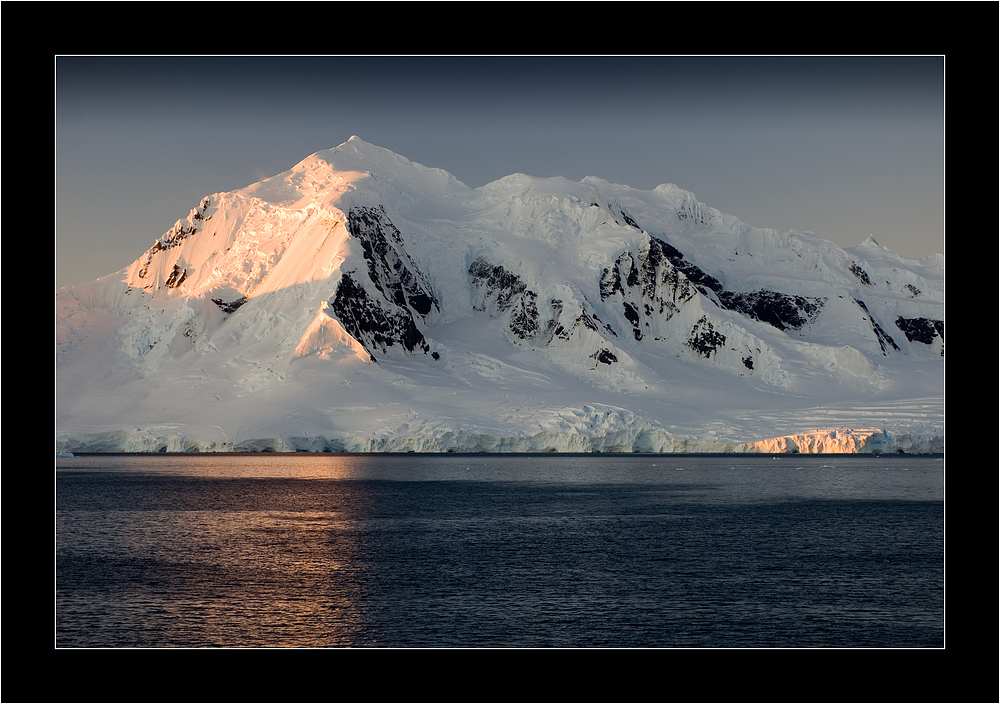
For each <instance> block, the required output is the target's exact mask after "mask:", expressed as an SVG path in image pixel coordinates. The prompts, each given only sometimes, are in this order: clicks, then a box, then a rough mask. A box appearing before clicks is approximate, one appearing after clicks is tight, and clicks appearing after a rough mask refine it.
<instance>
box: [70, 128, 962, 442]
mask: <svg viewBox="0 0 1000 704" xmlns="http://www.w3.org/2000/svg"><path fill="white" fill-rule="evenodd" d="M943 301H944V257H943V256H942V255H936V256H934V257H928V258H925V259H922V260H919V261H918V260H909V259H902V258H900V257H898V256H896V255H895V254H893V253H892V252H890V251H888V250H887V249H885V248H883V247H881V246H879V245H878V244H877V243H876V242H875V241H874V239H872V238H869V239H868V240H867V241H866V242H864V243H862V244H861V245H859V246H857V247H853V248H850V249H847V250H843V249H840V248H838V247H837V246H835V245H833V244H832V243H830V242H828V241H826V240H823V239H821V238H819V237H816V236H815V235H813V234H810V233H797V232H776V231H774V230H765V229H757V228H754V227H750V226H748V225H746V224H744V223H742V222H740V221H739V220H737V219H736V218H734V217H732V216H729V215H725V214H723V213H720V212H719V211H717V210H715V209H713V208H710V207H708V206H706V205H703V204H702V203H699V202H698V201H697V200H696V199H695V197H694V196H693V195H692V194H691V193H688V192H687V191H684V190H681V189H680V188H678V187H676V186H674V185H672V184H665V185H662V186H658V187H657V188H656V189H654V190H652V191H640V190H636V189H633V188H629V187H627V186H621V185H616V184H612V183H608V182H606V181H603V180H601V179H598V178H593V177H588V178H586V179H584V180H583V181H580V182H573V181H568V180H566V179H563V178H546V179H539V178H533V177H530V176H525V175H523V174H514V175H512V176H507V177H505V178H503V179H500V180H499V181H496V182H494V183H491V184H488V185H486V186H483V187H482V188H478V189H470V188H468V187H466V186H465V185H464V184H462V183H461V182H460V181H458V180H457V179H455V178H454V177H453V176H452V175H451V174H448V173H446V172H444V171H441V170H439V169H431V168H427V167H424V166H422V165H420V164H416V163H413V162H410V161H408V160H407V159H405V158H403V157H401V156H399V155H397V154H394V153H392V152H390V151H388V150H385V149H382V148H379V147H376V146H373V145H371V144H368V143H366V142H364V141H362V140H361V139H358V138H357V137H352V138H351V139H350V140H349V141H347V142H345V143H344V144H342V145H340V146H339V147H337V148H335V149H330V150H327V151H322V152H318V153H316V154H314V155H312V156H310V157H309V158H307V159H305V160H304V161H302V162H301V163H300V164H298V165H296V166H295V167H293V168H292V169H291V170H289V171H286V172H284V173H282V174H278V175H277V176H274V177H272V178H269V179H266V180H264V181H261V182H260V183H257V184H254V185H252V186H248V187H247V188H243V189H240V190H237V191H233V192H230V193H213V194H210V195H207V196H205V197H204V198H202V199H201V200H200V201H199V202H198V203H196V204H194V208H192V210H191V211H190V213H188V215H187V216H186V217H185V218H184V219H182V220H178V221H177V223H176V224H175V225H174V226H173V227H172V228H171V229H170V230H168V231H167V232H166V233H165V234H164V235H163V236H162V237H161V238H160V239H158V240H157V241H156V242H155V243H153V245H152V247H150V248H149V250H148V251H146V252H145V253H143V254H142V256H140V257H139V258H138V259H137V260H136V261H135V262H134V263H133V264H132V265H130V266H129V267H127V268H125V269H123V270H122V271H119V272H117V273H115V274H111V275H109V276H106V277H104V278H101V279H98V280H97V281H94V282H90V283H87V284H82V285H80V286H74V287H72V288H65V289H62V290H61V291H59V293H58V294H57V296H56V330H57V448H58V449H59V450H63V451H77V452H82V451H105V452H114V451H233V450H237V451H240V450H247V451H257V450H273V451H291V450H309V451H357V452H368V451H399V452H405V451H416V452H444V451H484V452H529V451H538V452H541V451H565V452H574V451H578V452H734V451H738V452H895V451H906V452H941V451H943V356H944V322H943V321H944V315H943V309H944V303H943Z"/></svg>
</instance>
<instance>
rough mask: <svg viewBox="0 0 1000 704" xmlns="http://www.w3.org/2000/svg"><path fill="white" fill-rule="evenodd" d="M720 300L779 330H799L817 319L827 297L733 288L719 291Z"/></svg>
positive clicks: (731, 307) (725, 304) (729, 308)
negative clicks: (736, 291) (737, 290)
mask: <svg viewBox="0 0 1000 704" xmlns="http://www.w3.org/2000/svg"><path fill="white" fill-rule="evenodd" d="M717 295H718V298H719V302H720V303H721V304H722V307H723V308H726V309H727V310H733V311H737V312H739V313H742V314H743V315H745V316H747V317H748V318H753V319H754V320H759V321H761V322H762V323H767V324H769V325H773V326H774V327H776V328H778V329H779V330H788V329H789V328H791V329H792V330H799V329H800V328H802V326H804V325H806V324H807V323H809V322H812V321H813V320H815V319H816V316H818V315H819V313H820V310H822V308H823V304H824V303H826V299H825V298H809V297H806V296H793V295H790V294H786V293H778V292H777V291H749V292H747V293H734V292H732V291H719V292H717Z"/></svg>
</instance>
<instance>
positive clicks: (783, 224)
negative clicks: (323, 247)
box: [55, 56, 944, 289]
mask: <svg viewBox="0 0 1000 704" xmlns="http://www.w3.org/2000/svg"><path fill="white" fill-rule="evenodd" d="M55 97H56V101H55V111H56V114H55V117H56V121H55V122H56V130H55V145H56V288H57V289H58V288H59V287H61V286H68V285H73V284H78V283H82V282H84V281H91V280H93V279H96V278H98V277H100V276H104V275H106V274H110V273H113V272H115V271H117V270H119V269H121V268H122V267H124V266H126V265H128V264H129V263H131V262H132V261H134V260H135V259H137V258H138V257H139V256H140V255H142V254H143V253H144V252H145V251H146V250H147V249H148V248H149V247H150V246H152V244H153V242H154V241H155V240H156V239H157V238H158V237H160V236H161V235H162V234H163V233H164V232H166V231H167V230H168V229H170V228H171V227H172V226H173V224H174V222H175V221H177V220H178V219H181V218H184V217H186V216H187V214H188V212H189V211H190V210H191V208H193V207H195V206H196V205H197V204H198V202H199V200H200V199H201V198H202V197H203V196H205V195H209V194H211V193H215V192H222V191H231V190H234V189H237V188H242V187H244V186H247V185H249V184H251V183H254V182H256V181H259V180H261V179H263V178H265V177H267V176H272V175H274V174H277V173H280V172H282V171H285V170H287V169H289V168H291V167H292V166H294V165H295V164H296V163H298V162H299V161H301V160H302V159H304V158H305V157H307V156H309V155H310V154H313V153H315V152H317V151H320V150H323V149H329V148H332V147H335V146H337V145H338V144H341V143H342V142H344V141H346V140H347V139H348V138H349V137H350V136H351V135H355V134H356V135H358V136H359V137H361V138H362V139H364V140H366V141H368V142H371V143H372V144H376V145H378V146H381V147H385V148H387V149H391V150H392V151H394V152H396V153H398V154H401V155H402V156H404V157H406V158H408V159H410V160H412V161H416V162H419V163H421V164H424V165H425V166H430V167H437V168H441V169H445V170H446V171H449V172H451V173H452V174H454V175H455V176H456V177H457V178H458V179H459V180H461V181H462V182H464V183H465V184H466V185H468V186H470V187H473V188H474V187H478V186H482V185H484V184H486V183H489V182H490V181H493V180H496V179H498V178H501V177H503V176H506V175H508V174H511V173H515V172H521V173H526V174H530V175H532V176H543V177H544V176H565V177H567V178H570V179H573V180H579V179H582V178H583V177H585V176H588V175H591V176H599V177H601V178H604V179H606V180H608V181H612V182H615V183H622V184H627V185H630V186H634V187H636V188H642V189H652V188H655V187H656V186H657V185H659V184H661V183H675V184H677V185H678V186H680V187H681V188H684V189H687V190H689V191H692V192H693V193H694V194H695V196H696V197H697V198H698V200H700V201H701V202H703V203H705V204H706V205H709V206H711V207H714V208H718V209H719V210H721V211H723V212H725V213H729V214H732V215H735V216H736V217H738V218H739V219H740V220H742V221H744V222H746V223H748V224H750V225H754V226H757V227H770V228H774V229H778V230H782V231H786V230H798V231H800V232H814V233H815V234H817V235H819V236H820V237H823V238H825V239H828V240H831V241H833V242H835V243H836V244H838V245H840V246H841V247H849V246H853V245H856V244H859V243H860V242H861V241H863V240H864V239H865V238H866V237H868V235H869V234H874V235H875V238H876V239H877V240H878V241H879V243H880V244H883V245H885V246H887V247H889V248H890V249H891V250H893V251H894V252H896V253H897V254H899V255H900V256H904V257H911V258H919V257H924V256H927V255H929V254H934V253H939V252H943V251H944V57H943V56H915V57H642V56H637V57H586V56H582V57H553V58H549V57H419V56H411V57H367V56H343V57H342V56H324V57H294V56H292V57H252V56H249V57H238V56H233V57H168V56H164V57H156V56H151V57H120V56H109V57H91V56H57V57H56V58H55Z"/></svg>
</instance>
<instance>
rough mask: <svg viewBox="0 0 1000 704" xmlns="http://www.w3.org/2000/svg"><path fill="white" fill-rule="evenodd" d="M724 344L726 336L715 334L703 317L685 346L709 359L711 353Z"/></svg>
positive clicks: (706, 319)
mask: <svg viewBox="0 0 1000 704" xmlns="http://www.w3.org/2000/svg"><path fill="white" fill-rule="evenodd" d="M724 344H726V336H725V335H723V334H722V333H719V332H716V331H715V329H714V328H713V326H712V323H710V322H709V321H708V318H707V317H705V316H702V317H701V320H699V321H698V322H697V323H695V325H694V327H693V328H691V334H690V335H689V336H688V340H687V345H688V347H690V348H691V349H693V350H694V351H695V352H697V353H698V354H700V355H701V356H703V357H706V358H707V357H711V356H712V353H713V352H715V351H716V350H718V349H719V348H720V347H722V346H723V345H724Z"/></svg>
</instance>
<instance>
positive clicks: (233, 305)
mask: <svg viewBox="0 0 1000 704" xmlns="http://www.w3.org/2000/svg"><path fill="white" fill-rule="evenodd" d="M246 302H247V297H246V296H243V298H237V299H236V300H235V301H230V302H229V303H226V302H225V301H223V300H222V299H221V298H213V299H212V303H214V304H215V305H217V306H219V308H221V309H222V310H223V312H225V313H232V312H233V311H235V310H236V309H237V308H239V307H240V306H241V305H243V304H244V303H246Z"/></svg>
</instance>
